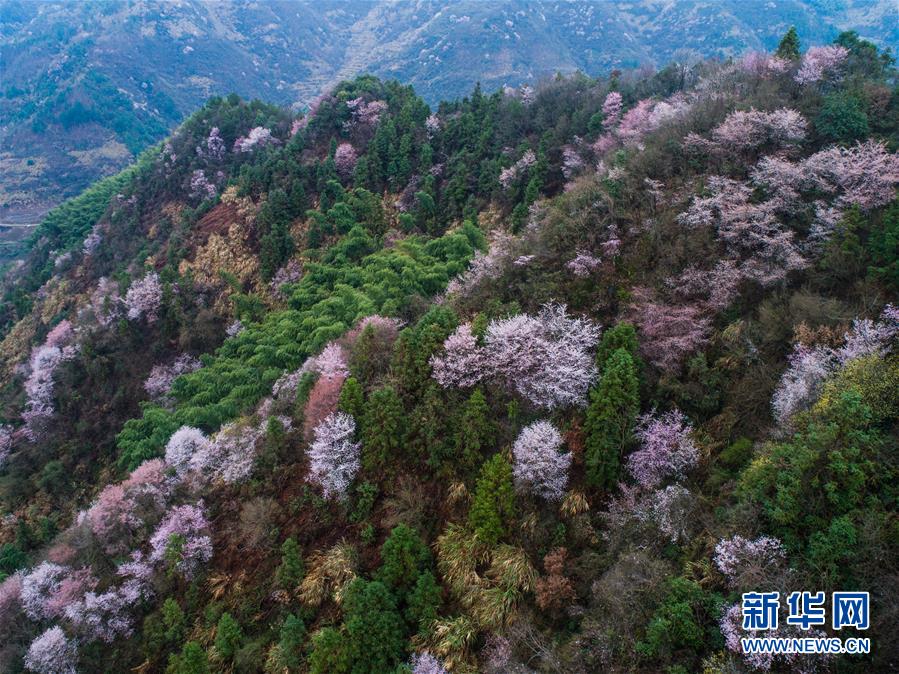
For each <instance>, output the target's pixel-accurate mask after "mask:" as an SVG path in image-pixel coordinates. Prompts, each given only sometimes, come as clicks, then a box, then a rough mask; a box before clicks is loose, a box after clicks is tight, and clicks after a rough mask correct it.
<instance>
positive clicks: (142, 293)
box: [125, 271, 162, 323]
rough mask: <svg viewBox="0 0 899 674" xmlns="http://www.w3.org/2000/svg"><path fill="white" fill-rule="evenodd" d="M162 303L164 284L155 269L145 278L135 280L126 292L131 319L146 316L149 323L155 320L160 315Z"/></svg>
mask: <svg viewBox="0 0 899 674" xmlns="http://www.w3.org/2000/svg"><path fill="white" fill-rule="evenodd" d="M161 304H162V284H161V283H160V281H159V274H157V273H156V272H155V271H151V272H148V273H147V274H146V275H145V276H144V277H143V278H140V279H137V280H135V281H133V282H132V283H131V286H130V287H129V288H128V292H127V293H125V307H126V310H127V316H128V320H130V321H136V320H139V319H141V318H144V319H146V321H147V323H153V322H155V321H156V319H157V318H158V317H159V307H160V305H161Z"/></svg>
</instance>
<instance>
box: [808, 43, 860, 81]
mask: <svg viewBox="0 0 899 674" xmlns="http://www.w3.org/2000/svg"><path fill="white" fill-rule="evenodd" d="M847 56H849V50H848V49H846V47H841V46H838V45H826V46H822V47H811V48H810V49H809V50H808V51H807V52H805V54H803V56H802V63H801V65H800V66H799V71H798V72H797V73H796V81H797V82H799V84H811V83H813V82H819V81H821V80H823V79H824V78H825V77H826V76H828V75H831V74H833V73H834V72H835V71H836V70H837V68H839V66H840V65H842V63H843V61H845V60H846V57H847Z"/></svg>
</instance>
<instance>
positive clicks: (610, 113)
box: [602, 91, 623, 132]
mask: <svg viewBox="0 0 899 674" xmlns="http://www.w3.org/2000/svg"><path fill="white" fill-rule="evenodd" d="M622 108H623V102H622V99H621V94H619V93H618V92H617V91H610V92H609V93H608V94H606V98H605V100H604V101H603V102H602V128H603V129H605V130H606V131H607V132H608V131H612V130H613V129H614V128H616V127H617V126H618V123H619V122H620V121H621V110H622Z"/></svg>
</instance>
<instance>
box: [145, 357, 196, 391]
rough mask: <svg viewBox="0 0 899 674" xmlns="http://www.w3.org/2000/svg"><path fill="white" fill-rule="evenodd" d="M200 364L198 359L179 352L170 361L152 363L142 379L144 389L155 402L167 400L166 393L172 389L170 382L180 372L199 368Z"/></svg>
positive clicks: (185, 372)
mask: <svg viewBox="0 0 899 674" xmlns="http://www.w3.org/2000/svg"><path fill="white" fill-rule="evenodd" d="M202 365H203V364H202V363H201V362H200V361H199V359H197V358H195V357H193V356H191V355H190V354H186V353H184V354H181V355H180V356H178V357H177V358H175V360H173V361H171V362H170V363H159V364H157V365H154V366H153V369H152V370H150V374H149V376H148V377H147V379H146V380H145V381H144V390H145V391H146V392H147V393H148V394H149V395H150V398H151V399H152V400H154V401H156V402H163V403H165V402H169V398H168V394H169V392H170V391H171V390H172V382H174V381H175V379H177V378H178V377H180V376H181V375H182V374H187V373H188V372H195V371H196V370H199V369H200V368H201V367H202Z"/></svg>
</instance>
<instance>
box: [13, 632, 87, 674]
mask: <svg viewBox="0 0 899 674" xmlns="http://www.w3.org/2000/svg"><path fill="white" fill-rule="evenodd" d="M24 664H25V669H27V670H29V671H31V672H34V673H35V674H77V673H78V670H77V664H78V649H77V647H76V646H75V642H74V641H70V640H69V639H68V638H67V637H66V635H65V632H63V631H62V628H61V627H59V626H58V625H57V626H54V627H50V628H49V629H47V630H46V631H45V632H43V633H42V634H41V635H40V636H39V637H37V638H36V639H35V640H34V641H32V642H31V646H29V647H28V652H27V653H26V654H25V660H24Z"/></svg>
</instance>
